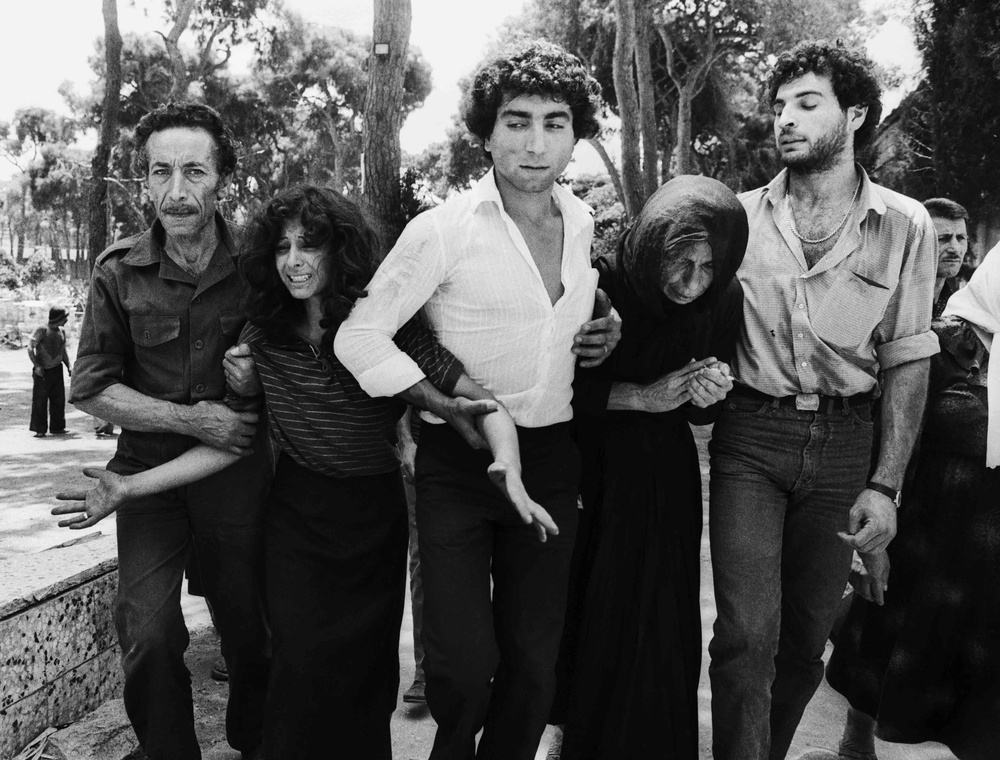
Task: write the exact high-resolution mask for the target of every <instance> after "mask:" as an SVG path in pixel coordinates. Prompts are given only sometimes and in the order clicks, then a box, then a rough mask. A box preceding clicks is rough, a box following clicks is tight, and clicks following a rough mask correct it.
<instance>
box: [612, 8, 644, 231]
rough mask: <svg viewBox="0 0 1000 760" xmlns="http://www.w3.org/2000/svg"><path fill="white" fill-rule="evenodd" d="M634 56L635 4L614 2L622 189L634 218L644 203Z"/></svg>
mask: <svg viewBox="0 0 1000 760" xmlns="http://www.w3.org/2000/svg"><path fill="white" fill-rule="evenodd" d="M634 52H635V2H634V0H615V52H614V63H613V67H612V75H613V79H614V84H615V95H616V96H617V97H618V115H619V116H620V117H621V122H622V187H623V189H624V191H625V214H626V215H627V216H628V218H629V219H633V218H635V215H636V214H638V213H639V210H640V209H641V208H642V204H643V202H644V197H643V184H644V183H643V176H642V168H641V166H640V161H639V138H640V133H639V124H638V119H639V95H638V93H637V92H636V89H635V78H634V75H633V71H632V62H633V58H634Z"/></svg>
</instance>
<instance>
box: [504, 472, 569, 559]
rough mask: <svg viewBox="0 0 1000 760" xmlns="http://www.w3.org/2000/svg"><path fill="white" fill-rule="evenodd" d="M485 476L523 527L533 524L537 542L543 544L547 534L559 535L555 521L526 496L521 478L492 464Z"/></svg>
mask: <svg viewBox="0 0 1000 760" xmlns="http://www.w3.org/2000/svg"><path fill="white" fill-rule="evenodd" d="M486 474H487V475H489V477H490V480H492V481H493V485H495V486H496V487H497V488H499V489H500V490H501V491H502V492H503V495H504V496H506V497H507V501H509V502H510V503H511V505H512V506H513V507H514V509H516V510H517V513H518V514H519V515H520V516H521V519H522V520H523V521H524V523H525V525H532V524H533V525H534V526H535V530H536V531H537V532H538V540H539V541H541V542H542V543H545V539H546V537H547V534H550V535H553V536H558V535H559V527H558V526H557V525H556V523H555V520H553V519H552V516H551V515H550V514H549V513H548V512H546V511H545V508H544V507H542V505H541V504H538V503H537V502H535V501H533V500H532V498H531V497H530V496H528V492H527V491H526V490H524V484H523V483H522V482H521V477H520V476H519V475H515V474H514V473H512V472H509V471H508V469H507V465H506V464H504V463H503V462H494V463H493V464H491V465H490V466H489V468H488V469H487V470H486Z"/></svg>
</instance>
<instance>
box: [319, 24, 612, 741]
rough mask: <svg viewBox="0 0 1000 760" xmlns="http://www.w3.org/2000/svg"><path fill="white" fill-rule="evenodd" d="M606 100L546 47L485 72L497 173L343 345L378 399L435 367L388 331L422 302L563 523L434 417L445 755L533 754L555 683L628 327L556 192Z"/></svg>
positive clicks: (432, 576) (422, 532)
mask: <svg viewBox="0 0 1000 760" xmlns="http://www.w3.org/2000/svg"><path fill="white" fill-rule="evenodd" d="M599 97H600V88H599V86H598V84H597V82H596V81H595V80H594V79H593V78H592V77H590V75H589V74H588V73H587V71H586V69H585V68H584V67H583V66H582V64H581V63H580V61H579V60H578V59H577V58H576V57H574V56H572V55H569V54H568V53H566V52H565V51H564V50H562V49H561V48H559V47H557V46H555V45H552V44H549V43H544V42H528V43H521V44H519V45H516V46H514V47H513V48H510V49H508V50H506V51H504V52H503V53H501V54H500V55H499V56H498V57H497V58H495V59H493V60H491V61H489V62H487V63H486V64H485V65H484V66H483V67H482V68H480V69H479V71H478V72H477V74H476V75H475V79H474V81H473V85H472V90H471V92H470V94H469V97H468V100H467V102H466V104H465V116H466V124H467V125H468V127H469V129H470V131H472V132H473V134H475V135H476V136H477V137H479V138H480V139H481V140H482V141H483V145H484V147H485V149H486V151H487V152H488V153H489V154H490V156H491V158H492V160H493V169H491V170H490V171H489V172H488V173H487V174H486V176H484V177H483V178H482V179H481V180H480V181H479V182H478V183H477V184H476V185H475V186H474V187H473V188H472V189H471V190H470V191H469V192H467V193H464V194H462V195H459V196H457V197H453V198H451V199H449V200H448V201H447V202H446V203H445V204H443V205H442V206H439V207H438V208H436V209H433V210H431V211H428V212H426V213H424V214H421V215H420V216H419V217H417V218H416V219H415V220H414V221H412V222H411V223H410V224H409V225H408V226H407V228H406V230H405V231H404V232H403V234H402V236H401V237H400V239H399V241H398V242H397V243H396V245H395V247H394V248H393V249H392V251H390V253H389V255H388V256H387V257H386V259H385V261H384V262H383V263H382V265H381V267H380V268H379V270H378V272H377V273H376V274H375V277H374V278H373V279H372V281H371V284H370V285H369V287H368V296H367V297H366V298H362V299H360V300H359V301H358V302H357V304H356V306H355V308H354V311H353V312H352V314H351V316H350V317H349V318H348V319H347V320H346V321H345V322H344V324H343V326H342V327H341V329H340V331H339V332H338V334H337V339H336V342H335V345H334V348H335V350H336V353H337V356H338V357H339V358H340V359H341V361H342V362H343V363H344V365H345V366H346V367H347V368H348V369H349V370H351V372H352V373H353V374H354V375H355V376H356V377H357V378H358V381H359V383H360V384H361V386H362V388H364V389H365V390H366V391H367V392H368V393H369V394H371V395H373V396H377V395H391V394H397V393H399V392H400V391H403V390H405V389H407V388H409V387H410V386H413V385H414V384H415V383H417V382H418V381H420V380H421V379H422V378H423V375H422V373H421V372H420V371H419V369H417V368H416V367H415V366H414V365H413V363H412V362H411V361H409V360H408V359H407V358H406V357H405V356H404V355H402V354H400V353H399V351H398V350H397V349H396V348H395V347H394V345H393V344H392V341H391V337H392V335H393V334H394V333H395V332H396V330H397V329H398V328H399V327H400V325H402V324H404V323H405V322H406V320H408V319H409V318H410V317H411V316H412V315H413V314H414V313H415V312H417V311H418V310H420V309H422V310H423V314H424V316H425V318H426V319H427V320H428V322H429V323H430V324H431V326H432V327H433V328H434V329H435V330H436V331H437V334H438V338H439V340H440V341H441V343H442V344H443V345H444V346H445V347H446V348H447V349H448V350H449V351H451V352H452V353H453V354H454V355H455V356H456V357H458V358H459V359H460V361H461V362H462V363H463V364H464V366H465V367H466V371H467V372H468V373H469V375H470V376H472V377H474V378H475V379H476V380H477V381H478V382H479V383H480V384H482V385H483V386H485V387H486V388H487V389H488V390H489V391H491V392H492V393H493V394H494V395H495V396H496V398H497V399H498V400H499V402H500V403H502V404H503V405H504V406H505V407H506V408H507V409H508V411H509V412H510V414H511V416H512V417H513V418H514V421H515V422H516V423H517V425H518V438H519V442H520V450H521V459H522V463H523V480H524V484H525V486H526V487H527V489H528V494H529V496H531V498H533V499H534V500H535V501H537V502H538V503H539V504H541V505H542V507H544V509H545V510H546V511H547V512H548V516H549V517H550V518H551V520H546V519H544V517H545V516H541V518H542V519H540V520H538V521H537V524H534V525H533V524H525V523H524V522H522V521H521V519H520V518H519V517H518V515H517V514H516V513H514V511H513V510H512V509H510V507H509V506H508V505H507V504H506V502H505V501H504V500H503V498H502V497H501V496H500V494H499V492H498V491H497V490H496V489H495V488H494V487H493V486H492V485H491V483H490V481H489V479H488V477H487V473H486V468H487V467H488V466H489V464H490V457H489V455H488V454H487V453H486V452H482V451H476V450H474V449H472V448H470V446H469V445H468V444H467V443H466V442H465V441H464V440H463V438H462V437H461V436H460V435H459V433H458V432H456V431H455V430H452V429H451V428H450V427H449V426H447V425H441V424H436V423H440V422H441V420H440V419H438V418H436V417H434V416H433V415H429V414H428V413H427V412H423V413H422V417H423V419H424V421H425V422H426V423H430V424H425V425H423V427H422V429H421V438H420V445H419V447H418V449H417V455H416V487H417V528H418V546H419V552H420V563H421V572H422V574H423V585H424V613H423V614H424V620H423V644H424V650H425V663H424V668H425V673H426V677H427V688H426V696H427V703H428V705H429V707H430V710H431V714H432V716H433V717H434V719H435V720H436V721H437V724H438V729H437V734H436V736H435V739H434V749H433V751H432V753H431V757H432V758H434V760H439V759H443V758H456V759H457V758H462V759H463V760H464V759H465V758H471V757H479V758H503V760H518V758H525V759H527V758H533V757H534V756H535V751H536V749H537V748H538V743H539V740H540V738H541V734H542V731H543V730H544V728H545V722H546V718H547V715H548V711H549V706H550V703H551V701H552V697H553V693H554V689H555V661H556V656H557V654H558V648H559V639H560V635H561V631H562V625H563V616H564V610H565V605H566V594H567V587H568V582H567V578H568V573H569V562H570V555H571V553H572V549H573V542H574V537H575V532H576V521H577V515H576V505H577V493H578V491H579V482H578V481H579V475H580V465H579V457H578V455H577V451H576V448H575V446H574V444H573V442H572V440H571V438H570V435H569V421H570V419H571V417H572V411H571V409H570V399H571V397H572V389H571V384H572V381H573V373H574V366H575V364H576V361H577V358H578V357H582V358H583V360H584V361H585V362H587V363H588V364H595V365H596V364H598V363H600V362H601V361H603V359H604V358H605V357H606V356H607V354H608V353H610V351H611V349H612V348H613V347H614V344H615V343H616V342H617V338H618V336H619V335H620V329H619V328H620V321H619V320H617V317H616V316H603V317H601V316H600V315H602V314H606V313H607V308H608V305H607V303H606V300H601V307H600V308H599V309H598V310H597V311H598V312H599V313H598V314H597V315H595V314H594V312H595V289H596V284H597V276H596V271H595V270H593V269H592V268H591V266H590V243H591V237H592V234H593V221H592V219H591V216H590V213H589V210H588V209H587V207H586V206H585V205H584V204H583V203H581V202H580V201H579V200H577V199H576V198H575V197H574V196H573V195H572V194H571V193H570V192H569V191H567V190H565V189H564V188H562V187H560V186H558V185H556V184H555V181H556V178H557V177H559V175H560V174H562V172H563V170H564V169H565V168H566V166H567V164H568V163H569V160H570V158H571V156H572V154H573V147H574V145H575V144H576V141H577V140H578V139H580V138H587V137H591V136H592V135H594V134H595V133H596V131H597V128H598V124H597V121H596V113H597V108H598V104H599ZM592 316H594V317H599V318H595V319H593V320H592ZM581 325H583V326H582V327H581ZM552 521H554V523H555V527H553V526H552ZM542 524H547V526H548V527H547V528H545V530H543V531H542V532H541V533H539V531H540V530H542V529H541V528H540V527H539V526H540V525H542ZM545 531H548V532H547V533H546V532H545ZM539 538H542V541H540V540H539ZM491 579H492V594H491V588H490V587H491ZM480 729H483V735H482V738H481V740H480V742H479V746H478V750H477V748H476V744H475V737H476V733H477V732H478V731H479V730H480Z"/></svg>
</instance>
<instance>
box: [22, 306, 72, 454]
mask: <svg viewBox="0 0 1000 760" xmlns="http://www.w3.org/2000/svg"><path fill="white" fill-rule="evenodd" d="M67 319H68V316H67V314H66V310H65V309H63V308H61V307H59V306H53V307H52V308H51V309H49V323H48V324H47V325H46V326H45V327H39V328H38V329H37V330H35V332H34V333H33V334H32V336H31V341H30V342H29V343H28V358H29V359H30V360H31V365H32V367H31V376H32V381H33V384H32V386H31V422H30V423H29V424H28V429H29V430H31V431H33V432H34V433H35V438H44V437H45V434H46V433H47V432H48V431H50V430H51V431H52V434H53V435H61V434H62V433H65V432H66V388H65V386H64V384H63V373H62V368H63V365H64V364H65V365H66V371H67V372H68V373H69V374H70V375H72V374H73V372H72V371H71V370H70V368H69V356H68V355H67V353H66V333H64V332H63V329H62V328H63V325H65V324H66V320H67ZM46 412H47V414H46Z"/></svg>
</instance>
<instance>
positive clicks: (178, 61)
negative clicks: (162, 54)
mask: <svg viewBox="0 0 1000 760" xmlns="http://www.w3.org/2000/svg"><path fill="white" fill-rule="evenodd" d="M194 4H195V0H181V2H179V3H178V5H177V15H176V17H175V18H174V25H173V27H171V29H170V33H169V34H165V35H161V36H162V37H163V44H164V45H166V47H167V55H168V56H169V57H170V67H171V69H173V75H174V86H173V87H172V88H171V89H170V97H171V98H172V99H173V100H187V93H188V87H190V86H191V78H190V75H189V74H188V70H187V66H185V65H184V56H183V55H181V48H180V38H181V35H182V34H183V33H184V30H185V29H187V27H188V24H189V23H191V13H192V11H194Z"/></svg>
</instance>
